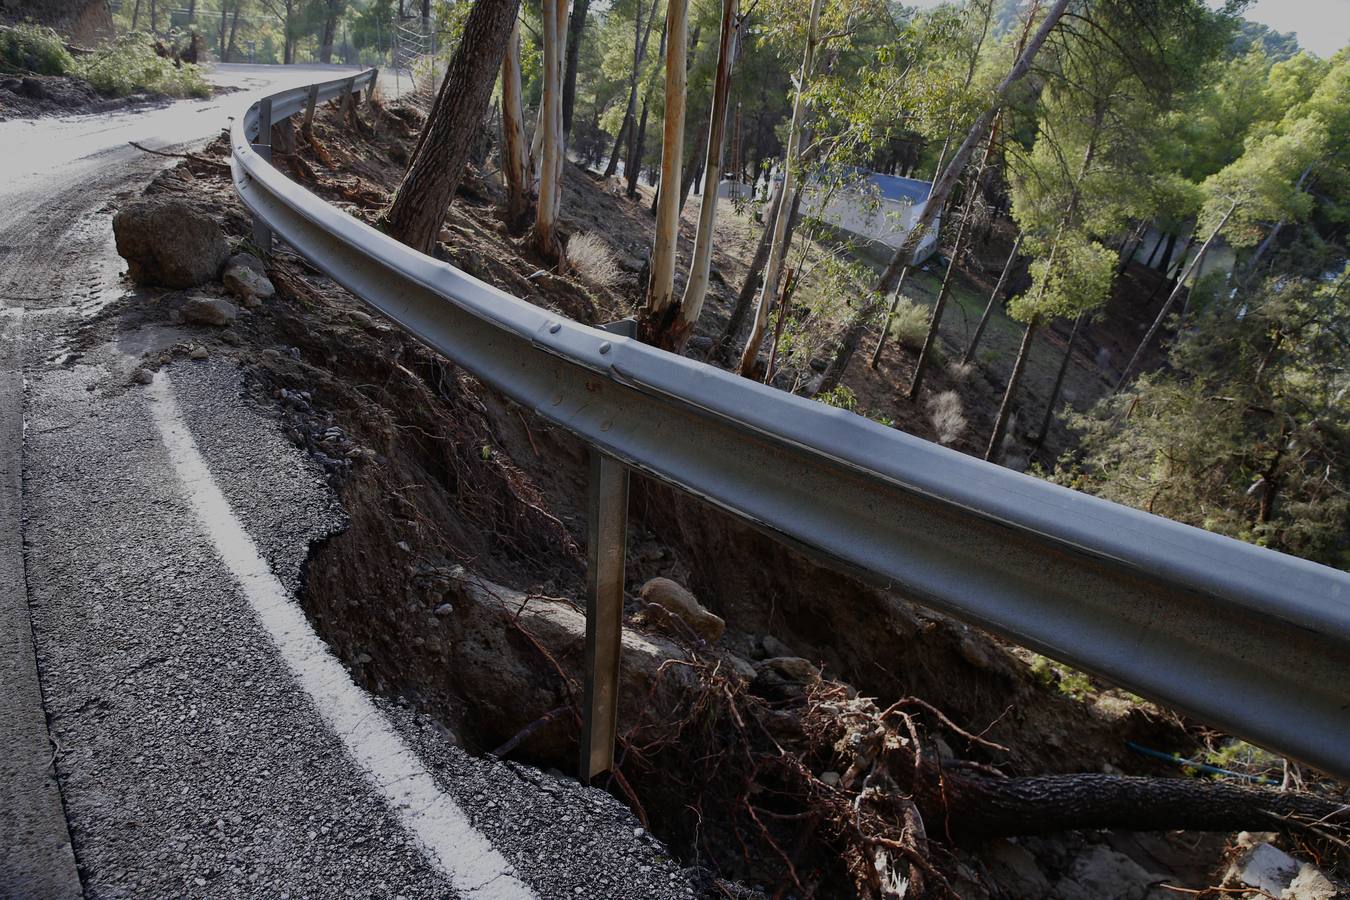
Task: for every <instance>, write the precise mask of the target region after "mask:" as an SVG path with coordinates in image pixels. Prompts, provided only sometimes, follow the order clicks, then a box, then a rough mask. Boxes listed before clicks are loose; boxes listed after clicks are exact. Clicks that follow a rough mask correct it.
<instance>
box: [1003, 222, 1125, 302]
mask: <svg viewBox="0 0 1350 900" xmlns="http://www.w3.org/2000/svg"><path fill="white" fill-rule="evenodd" d="M1115 265H1116V255H1115V254H1114V253H1112V252H1111V251H1110V250H1108V249H1106V248H1105V247H1103V246H1102V245H1101V244H1099V243H1097V242H1096V241H1090V240H1086V239H1084V238H1082V237H1081V236H1079V235H1076V234H1065V235H1062V236H1060V238H1059V245H1058V247H1056V248H1055V249H1054V252H1053V253H1051V254H1050V255H1049V256H1043V257H1040V258H1038V259H1036V260H1035V261H1034V262H1033V263H1032V264H1031V287H1029V288H1027V290H1026V291H1025V292H1023V293H1022V294H1021V295H1019V296H1017V297H1015V298H1013V299H1012V300H1011V301H1009V303H1008V314H1009V315H1010V316H1012V317H1013V318H1014V319H1017V320H1018V321H1019V322H1031V321H1032V320H1035V319H1041V320H1044V319H1048V318H1073V317H1074V316H1076V315H1078V314H1079V313H1081V312H1087V311H1089V310H1092V309H1095V308H1096V307H1098V306H1100V305H1101V304H1102V303H1104V302H1106V298H1107V297H1108V296H1109V295H1110V292H1111V282H1112V280H1113V279H1114V278H1115Z"/></svg>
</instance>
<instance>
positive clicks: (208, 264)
mask: <svg viewBox="0 0 1350 900" xmlns="http://www.w3.org/2000/svg"><path fill="white" fill-rule="evenodd" d="M113 235H114V237H116V238H117V252H118V253H119V254H121V256H122V258H123V259H125V260H126V261H127V266H128V272H127V274H128V275H130V276H131V280H132V281H135V282H137V283H138V284H149V285H160V286H162V287H170V288H188V287H194V286H196V285H199V284H204V283H205V282H208V281H212V280H214V279H215V277H216V276H217V275H219V274H220V270H221V268H222V267H223V266H224V265H225V260H227V259H228V258H229V256H230V247H229V244H227V243H226V242H225V234H224V232H222V231H221V230H220V225H219V224H217V223H216V220H215V219H213V218H211V216H209V215H208V214H207V213H206V212H204V211H203V210H202V209H200V208H199V207H197V206H194V205H193V204H191V203H188V202H187V201H185V200H162V199H154V198H149V199H144V200H138V201H136V202H134V203H129V204H127V205H126V206H124V207H123V208H122V210H121V211H120V212H118V213H117V215H116V216H114V217H113Z"/></svg>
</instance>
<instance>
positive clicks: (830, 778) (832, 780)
mask: <svg viewBox="0 0 1350 900" xmlns="http://www.w3.org/2000/svg"><path fill="white" fill-rule="evenodd" d="M820 780H821V781H822V782H824V783H825V784H828V785H829V786H830V787H834V786H835V785H837V784H838V783H839V773H838V772H821V773H820Z"/></svg>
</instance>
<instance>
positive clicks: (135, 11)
mask: <svg viewBox="0 0 1350 900" xmlns="http://www.w3.org/2000/svg"><path fill="white" fill-rule="evenodd" d="M140 20H141V0H136V3H135V5H134V6H132V7H131V30H132V31H135V30H136V24H137V23H138V22H139V21H140ZM220 20H221V23H222V25H221V32H220V39H221V40H222V41H223V40H225V30H224V24H223V23H224V21H225V4H224V2H223V0H222V2H221V4H220ZM222 52H223V51H222Z"/></svg>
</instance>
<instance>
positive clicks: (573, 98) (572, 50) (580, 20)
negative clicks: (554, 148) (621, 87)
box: [562, 0, 591, 137]
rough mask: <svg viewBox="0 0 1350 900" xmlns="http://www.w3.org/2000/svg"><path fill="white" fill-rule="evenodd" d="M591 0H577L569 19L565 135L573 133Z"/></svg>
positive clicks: (563, 93)
mask: <svg viewBox="0 0 1350 900" xmlns="http://www.w3.org/2000/svg"><path fill="white" fill-rule="evenodd" d="M590 7H591V0H575V2H574V3H573V4H572V16H571V18H569V19H568V20H567V53H566V54H565V57H566V59H565V61H564V63H563V86H562V119H563V136H564V137H567V136H570V135H571V134H572V111H573V109H575V107H576V103H577V62H578V60H579V58H580V54H581V36H582V34H583V33H584V32H585V30H586V14H587V13H588V12H589V11H590Z"/></svg>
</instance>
